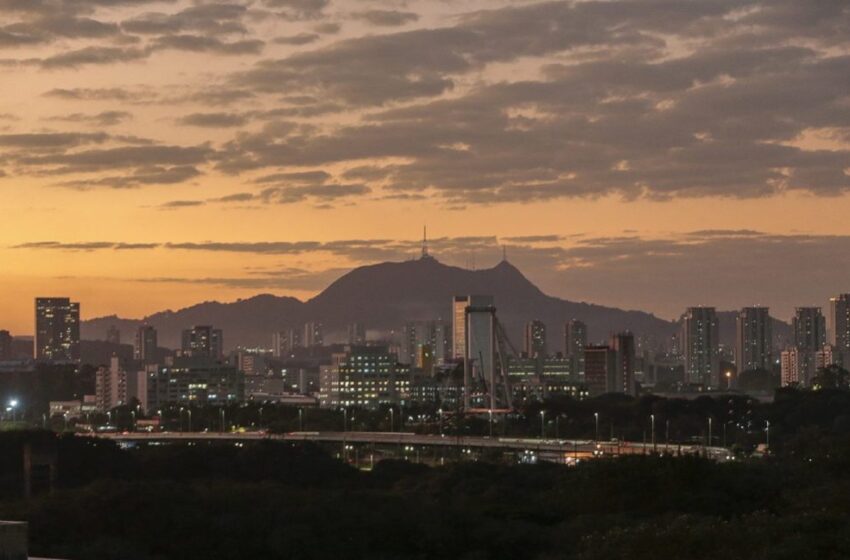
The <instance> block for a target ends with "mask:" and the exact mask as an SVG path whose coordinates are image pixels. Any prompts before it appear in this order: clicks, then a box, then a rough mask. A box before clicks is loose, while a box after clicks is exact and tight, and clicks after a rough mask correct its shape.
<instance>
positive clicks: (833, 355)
mask: <svg viewBox="0 0 850 560" xmlns="http://www.w3.org/2000/svg"><path fill="white" fill-rule="evenodd" d="M843 364H844V362H843V361H842V359H841V354H839V353H837V352H835V348H833V347H832V345H831V344H824V345H823V348H821V349H820V350H818V351H817V352H815V373H817V371H818V370H821V369H823V368H826V367H829V366H832V365H839V366H840V365H843ZM809 382H810V383H811V379H810V380H809Z"/></svg>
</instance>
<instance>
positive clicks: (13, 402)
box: [9, 399, 18, 422]
mask: <svg viewBox="0 0 850 560" xmlns="http://www.w3.org/2000/svg"><path fill="white" fill-rule="evenodd" d="M16 408H18V399H12V400H10V401H9V409H10V410H11V412H12V422H14V421H15V409H16Z"/></svg>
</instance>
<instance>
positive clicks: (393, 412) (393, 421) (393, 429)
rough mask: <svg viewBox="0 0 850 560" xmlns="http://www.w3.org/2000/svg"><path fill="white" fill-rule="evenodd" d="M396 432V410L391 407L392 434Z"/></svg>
mask: <svg viewBox="0 0 850 560" xmlns="http://www.w3.org/2000/svg"><path fill="white" fill-rule="evenodd" d="M394 431H395V409H394V408H393V407H392V406H390V432H394Z"/></svg>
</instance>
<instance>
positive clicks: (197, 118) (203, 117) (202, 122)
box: [178, 113, 248, 128]
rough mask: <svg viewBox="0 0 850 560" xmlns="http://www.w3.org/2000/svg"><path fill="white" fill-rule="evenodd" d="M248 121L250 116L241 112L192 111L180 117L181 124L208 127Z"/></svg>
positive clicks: (233, 124) (228, 125)
mask: <svg viewBox="0 0 850 560" xmlns="http://www.w3.org/2000/svg"><path fill="white" fill-rule="evenodd" d="M247 122H248V117H247V116H245V115H242V114H239V113H192V114H189V115H186V116H185V117H181V118H180V119H178V123H180V124H184V125H188V126H200V127H207V128H228V127H234V126H242V125H244V124H245V123H247Z"/></svg>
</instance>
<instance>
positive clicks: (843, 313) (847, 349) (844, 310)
mask: <svg viewBox="0 0 850 560" xmlns="http://www.w3.org/2000/svg"><path fill="white" fill-rule="evenodd" d="M827 332H828V335H829V338H828V342H829V343H830V344H832V346H833V348H834V350H835V352H836V353H837V354H839V355H840V356H841V359H842V360H843V361H848V360H850V294H840V295H838V296H836V297H834V298H831V299H830V300H829V315H828V317H827Z"/></svg>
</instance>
